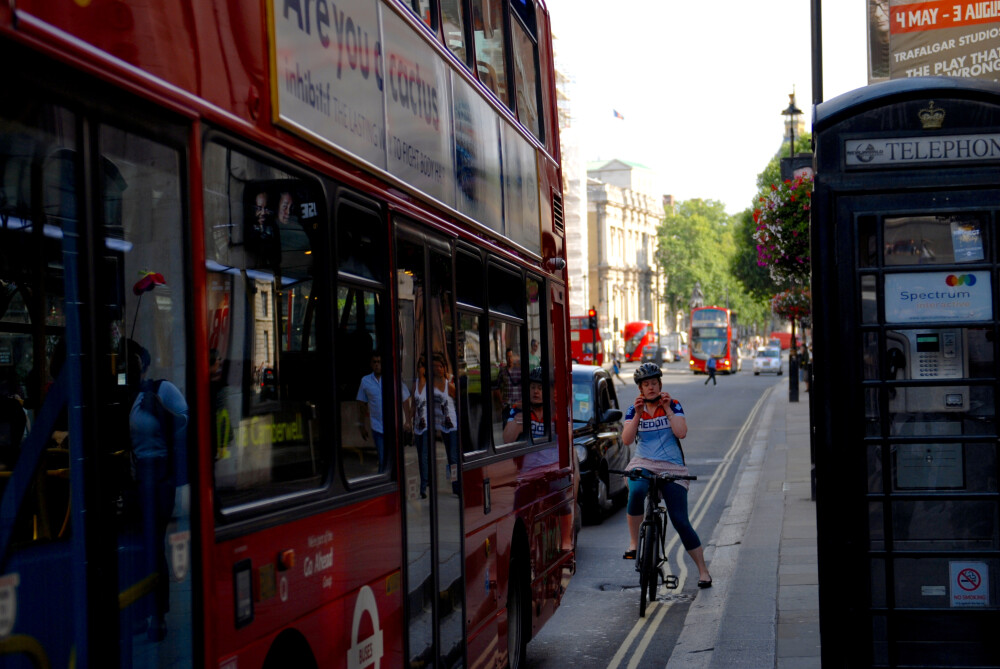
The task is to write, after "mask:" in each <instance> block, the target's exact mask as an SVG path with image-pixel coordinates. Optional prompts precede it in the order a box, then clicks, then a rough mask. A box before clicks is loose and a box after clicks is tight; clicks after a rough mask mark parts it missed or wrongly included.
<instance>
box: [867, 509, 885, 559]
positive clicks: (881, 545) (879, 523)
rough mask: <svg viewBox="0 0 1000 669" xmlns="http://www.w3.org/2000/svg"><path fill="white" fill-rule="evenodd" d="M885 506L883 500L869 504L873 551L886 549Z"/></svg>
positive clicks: (869, 524) (869, 529)
mask: <svg viewBox="0 0 1000 669" xmlns="http://www.w3.org/2000/svg"><path fill="white" fill-rule="evenodd" d="M883 510H884V506H883V504H882V503H881V502H870V503H869V504H868V541H869V547H870V548H871V550H873V551H884V550H885V522H884V521H883V515H882V514H883Z"/></svg>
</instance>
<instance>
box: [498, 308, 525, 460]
mask: <svg viewBox="0 0 1000 669" xmlns="http://www.w3.org/2000/svg"><path fill="white" fill-rule="evenodd" d="M490 360H491V362H492V363H493V365H494V367H493V370H492V377H493V384H492V386H493V443H494V445H501V444H504V443H507V442H508V441H516V440H520V439H521V438H523V434H521V433H518V435H517V438H516V439H513V440H505V439H504V426H505V425H506V424H507V423H508V421H510V420H511V418H513V416H514V415H515V413H516V412H518V411H520V410H521V409H522V407H523V403H524V399H523V392H524V391H523V387H522V383H523V381H524V380H526V375H525V373H524V366H523V363H522V360H521V329H520V327H518V326H517V325H514V324H512V323H507V322H504V321H500V320H494V319H490Z"/></svg>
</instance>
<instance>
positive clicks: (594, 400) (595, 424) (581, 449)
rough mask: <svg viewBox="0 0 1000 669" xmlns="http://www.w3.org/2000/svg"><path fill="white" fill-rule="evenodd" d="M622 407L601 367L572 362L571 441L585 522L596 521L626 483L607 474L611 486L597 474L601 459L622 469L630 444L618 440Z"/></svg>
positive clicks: (621, 494) (629, 455)
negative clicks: (576, 461) (573, 363)
mask: <svg viewBox="0 0 1000 669" xmlns="http://www.w3.org/2000/svg"><path fill="white" fill-rule="evenodd" d="M622 415H623V414H622V410H621V408H619V406H618V396H617V394H615V386H614V384H613V383H612V381H611V374H609V373H608V371H607V370H606V369H604V368H603V367H594V366H591V365H573V445H574V447H575V448H576V455H577V460H578V461H579V463H580V488H579V502H580V506H581V507H582V508H583V517H584V519H585V520H586V521H587V522H588V523H593V522H600V520H601V518H602V517H603V514H604V512H605V511H607V510H608V509H610V508H611V507H612V506H613V504H614V501H615V499H616V498H621V499H624V497H625V496H626V495H627V494H628V484H627V483H626V481H625V478H624V477H622V476H614V477H611V481H610V484H611V486H613V487H612V488H611V489H609V488H608V486H607V485H606V484H605V483H604V482H603V481H601V480H600V478H599V477H598V475H597V472H598V466H599V464H600V462H601V461H602V460H604V461H606V462H607V466H608V467H610V468H611V469H624V468H625V465H627V464H628V461H629V460H631V459H632V448H631V447H629V446H625V445H624V444H623V443H622Z"/></svg>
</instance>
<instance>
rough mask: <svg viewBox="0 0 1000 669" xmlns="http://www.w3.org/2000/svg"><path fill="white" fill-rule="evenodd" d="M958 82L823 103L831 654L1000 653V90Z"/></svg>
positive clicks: (884, 657) (818, 289) (820, 396)
mask: <svg viewBox="0 0 1000 669" xmlns="http://www.w3.org/2000/svg"><path fill="white" fill-rule="evenodd" d="M942 81H943V80H941V79H939V80H907V81H905V82H904V81H895V82H890V83H889V84H887V85H882V86H870V87H868V88H867V89H864V90H863V91H861V92H855V93H854V94H852V95H851V97H849V96H844V98H838V99H835V100H831V101H830V102H828V103H824V104H822V105H820V106H819V108H818V110H817V117H816V118H817V121H816V134H815V137H816V138H817V140H816V141H817V143H816V147H817V151H816V158H815V159H816V167H817V169H816V174H817V181H816V189H815V193H814V196H813V221H812V225H813V233H812V234H813V238H812V240H813V241H812V244H813V247H812V249H813V250H812V257H813V263H814V264H813V284H812V293H813V295H814V296H819V298H818V299H817V298H816V297H814V303H813V304H814V306H813V313H814V325H813V327H814V356H813V362H814V370H815V382H814V383H813V385H812V389H811V393H810V395H811V402H812V418H813V423H814V430H813V434H814V436H813V447H814V453H815V462H816V476H817V503H818V506H817V512H818V521H819V524H818V538H819V582H820V619H821V633H822V637H823V638H822V641H823V643H822V647H823V660H824V662H823V663H824V666H825V665H826V664H828V663H829V664H830V666H844V667H847V666H858V667H861V666H864V667H895V666H917V665H919V666H924V667H944V666H948V667H969V666H977V667H978V666H1000V647H998V646H997V644H996V643H995V641H994V640H993V636H994V631H995V630H996V629H997V625H998V624H1000V597H998V593H1000V590H998V579H1000V486H998V480H1000V476H998V474H1000V466H998V457H997V445H998V440H997V437H998V434H1000V433H998V425H997V419H996V416H997V380H998V370H997V360H998V358H997V354H998V346H1000V337H998V334H1000V311H998V309H997V308H996V304H995V300H996V295H997V277H998V273H997V272H998V269H1000V254H998V251H1000V246H998V234H1000V228H998V224H1000V189H998V188H997V186H996V174H997V167H998V164H1000V141H998V140H1000V87H998V86H996V85H995V84H993V85H991V84H983V83H981V82H980V83H976V82H969V83H965V82H961V83H959V82H955V83H949V84H948V85H947V86H946V87H945V88H943V89H942V88H941V86H942V83H941V82H942ZM887 129H891V130H887ZM845 584H846V585H847V587H844V586H845ZM845 633H846V634H847V636H849V637H850V638H852V639H855V640H857V641H858V642H859V645H858V646H851V647H850V648H847V647H844V646H843V644H842V643H840V640H841V639H843V638H844V635H845Z"/></svg>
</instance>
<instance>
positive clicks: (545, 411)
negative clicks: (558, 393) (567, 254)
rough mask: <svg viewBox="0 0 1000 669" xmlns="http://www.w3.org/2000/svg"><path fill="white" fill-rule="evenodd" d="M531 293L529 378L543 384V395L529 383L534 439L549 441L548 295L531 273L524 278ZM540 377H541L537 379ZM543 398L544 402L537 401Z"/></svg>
mask: <svg viewBox="0 0 1000 669" xmlns="http://www.w3.org/2000/svg"><path fill="white" fill-rule="evenodd" d="M524 286H525V290H526V297H527V307H528V311H527V315H528V318H527V320H526V322H525V324H526V325H527V327H528V367H527V369H528V378H529V381H530V384H531V386H533V385H534V384H541V395H540V396H539V395H537V393H536V389H535V388H533V387H531V386H529V388H528V400H529V402H530V404H531V407H530V411H529V412H526V413H530V415H531V439H532V441H534V442H542V441H548V439H549V435H550V430H549V422H550V420H549V418H548V416H549V412H550V410H551V409H550V408H549V401H548V399H549V389H550V384H549V379H550V378H552V373H551V370H550V367H551V365H550V364H549V361H548V359H547V358H548V356H543V355H542V351H544V350H545V348H544V347H543V346H542V342H543V341H544V340H545V339H547V338H546V337H543V336H542V334H543V332H542V315H543V314H544V313H545V299H544V298H545V296H544V295H543V294H542V291H543V290H544V284H543V283H542V282H541V281H539V280H538V279H534V278H531V277H529V278H528V279H527V280H526V281H525V282H524ZM536 379H537V380H536ZM536 400H539V401H540V404H539V403H538V402H536Z"/></svg>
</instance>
